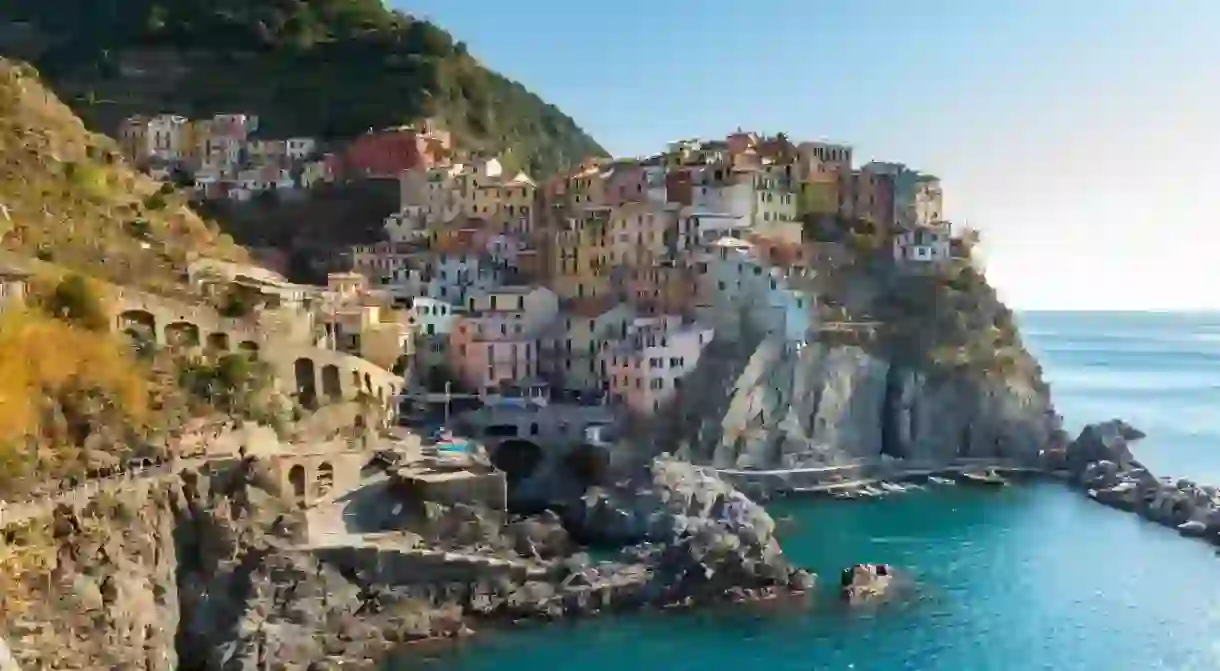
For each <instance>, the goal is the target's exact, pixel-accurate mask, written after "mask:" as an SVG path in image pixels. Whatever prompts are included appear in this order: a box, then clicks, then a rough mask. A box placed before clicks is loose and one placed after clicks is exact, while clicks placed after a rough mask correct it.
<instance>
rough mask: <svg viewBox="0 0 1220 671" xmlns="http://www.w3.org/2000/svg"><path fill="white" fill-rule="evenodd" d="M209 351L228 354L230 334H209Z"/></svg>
mask: <svg viewBox="0 0 1220 671" xmlns="http://www.w3.org/2000/svg"><path fill="white" fill-rule="evenodd" d="M207 349H208V351H209V352H228V351H229V334H228V333H209V334H208V341H207Z"/></svg>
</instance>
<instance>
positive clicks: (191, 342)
mask: <svg viewBox="0 0 1220 671" xmlns="http://www.w3.org/2000/svg"><path fill="white" fill-rule="evenodd" d="M165 344H167V345H169V346H170V347H198V346H199V327H198V326H197V325H195V324H194V323H192V322H188V321H177V322H171V323H169V324H166V326H165Z"/></svg>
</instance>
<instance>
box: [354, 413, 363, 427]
mask: <svg viewBox="0 0 1220 671" xmlns="http://www.w3.org/2000/svg"><path fill="white" fill-rule="evenodd" d="M355 425H356V428H357V429H363V428H364V427H365V422H364V415H356V421H355Z"/></svg>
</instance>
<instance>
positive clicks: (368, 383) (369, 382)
mask: <svg viewBox="0 0 1220 671" xmlns="http://www.w3.org/2000/svg"><path fill="white" fill-rule="evenodd" d="M364 390H365V391H366V392H368V393H370V394H371V393H373V378H372V376H370V375H369V374H368V373H365V374H364Z"/></svg>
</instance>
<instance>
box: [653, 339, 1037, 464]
mask: <svg viewBox="0 0 1220 671" xmlns="http://www.w3.org/2000/svg"><path fill="white" fill-rule="evenodd" d="M713 356H715V357H721V358H722V360H721V361H713V362H709V363H707V364H706V365H705V364H702V363H701V367H704V368H707V369H716V371H717V373H718V374H708V375H706V376H705V377H703V378H702V379H698V384H694V385H688V386H687V388H688V389H695V390H697V391H696V392H695V393H692V394H688V395H687V396H686V397H684V399H683V408H684V410H686V413H685V415H686V417H687V418H689V419H687V420H686V421H685V422H683V425H682V426H680V428H679V429H678V431H679V433H678V434H677V435H678V436H681V437H682V438H685V439H687V440H689V443H688V444H689V448H688V449H689V451H690V456H691V457H692V458H694V459H695V460H697V461H708V462H711V463H713V464H714V465H716V466H717V467H721V468H794V467H802V466H819V465H824V464H834V463H842V462H845V461H849V460H855V459H870V458H880V457H882V456H883V455H889V456H891V457H896V458H905V459H914V460H951V459H954V458H957V457H989V456H997V457H1010V458H1033V457H1036V456H1037V454H1038V450H1040V449H1041V448H1042V447H1044V446H1045V444H1046V442H1047V440H1048V438H1049V435H1050V431H1051V429H1052V428H1053V426H1052V422H1051V420H1050V419H1049V417H1050V411H1051V402H1050V397H1049V393H1047V392H1046V391H1045V390H1044V389H1043V390H1039V389H1037V388H1035V387H1034V386H1033V385H1027V384H1025V383H1023V382H1021V381H1017V380H1012V379H996V378H986V377H976V376H971V375H967V374H965V373H957V374H953V373H948V374H944V373H942V374H936V373H929V372H927V371H925V370H921V369H919V368H916V367H910V366H904V365H901V364H892V363H891V362H889V361H887V360H885V359H883V358H880V357H878V356H875V355H873V354H870V353H868V352H866V351H865V350H864V349H861V348H860V347H856V346H835V345H824V344H821V343H812V344H810V345H807V346H805V347H803V348H801V349H800V350H799V351H797V350H796V349H795V348H785V346H784V344H783V343H782V342H776V341H772V340H768V341H764V342H762V343H761V344H759V345H758V346H757V348H756V349H754V350H753V352H752V353H750V354H749V356H748V359H747V363H746V364H745V365H744V366H740V365H734V364H733V363H732V359H733V357H735V356H736V357H741V356H742V355H739V354H734V353H731V352H719V353H713ZM724 359H727V361H726V360H724ZM738 371H740V372H738ZM726 373H727V374H726ZM709 410H710V411H709ZM680 439H681V438H680Z"/></svg>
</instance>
